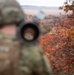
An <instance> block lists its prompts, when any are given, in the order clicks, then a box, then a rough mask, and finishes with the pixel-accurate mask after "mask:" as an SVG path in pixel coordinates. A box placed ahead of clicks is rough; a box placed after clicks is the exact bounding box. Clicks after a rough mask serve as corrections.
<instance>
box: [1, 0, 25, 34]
mask: <svg viewBox="0 0 74 75" xmlns="http://www.w3.org/2000/svg"><path fill="white" fill-rule="evenodd" d="M4 1H5V2H4V3H2V4H1V5H0V32H3V33H10V34H12V33H15V31H16V27H17V26H19V24H20V23H21V22H22V21H23V20H24V18H25V17H24V15H25V14H24V12H23V11H22V9H21V7H20V5H19V3H18V2H17V1H16V0H8V1H9V2H8V3H7V0H4Z"/></svg>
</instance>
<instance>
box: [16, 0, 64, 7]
mask: <svg viewBox="0 0 74 75" xmlns="http://www.w3.org/2000/svg"><path fill="white" fill-rule="evenodd" d="M17 1H18V2H19V3H20V4H21V5H35V6H62V5H63V3H64V2H65V0H17Z"/></svg>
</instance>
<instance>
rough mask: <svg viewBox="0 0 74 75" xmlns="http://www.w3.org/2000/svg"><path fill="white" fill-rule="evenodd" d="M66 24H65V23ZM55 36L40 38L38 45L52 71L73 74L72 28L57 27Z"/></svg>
mask: <svg viewBox="0 0 74 75" xmlns="http://www.w3.org/2000/svg"><path fill="white" fill-rule="evenodd" d="M66 24H67V22H66ZM57 29H58V30H57V32H56V33H55V34H53V33H52V34H49V33H47V34H45V35H43V36H41V37H40V45H41V46H42V48H43V50H44V52H45V54H46V55H47V57H48V58H49V61H50V62H51V65H52V68H53V71H55V72H57V73H60V72H61V71H63V72H64V73H68V74H69V75H72V73H73V72H74V62H73V61H74V26H71V27H69V28H66V27H60V28H58V27H57Z"/></svg>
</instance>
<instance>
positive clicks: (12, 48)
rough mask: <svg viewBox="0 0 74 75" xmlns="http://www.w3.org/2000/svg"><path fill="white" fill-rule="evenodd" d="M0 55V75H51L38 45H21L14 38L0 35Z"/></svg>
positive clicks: (49, 67) (47, 63)
mask: <svg viewBox="0 0 74 75" xmlns="http://www.w3.org/2000/svg"><path fill="white" fill-rule="evenodd" d="M0 54H1V55H0V64H1V63H2V65H0V75H52V71H51V66H50V65H49V62H48V60H47V58H46V56H45V55H44V54H43V52H42V51H41V49H40V47H39V46H38V45H29V44H25V45H22V44H21V43H20V42H19V41H18V40H17V39H16V37H15V36H8V35H4V34H2V33H0ZM5 55H6V56H5ZM1 56H2V57H1Z"/></svg>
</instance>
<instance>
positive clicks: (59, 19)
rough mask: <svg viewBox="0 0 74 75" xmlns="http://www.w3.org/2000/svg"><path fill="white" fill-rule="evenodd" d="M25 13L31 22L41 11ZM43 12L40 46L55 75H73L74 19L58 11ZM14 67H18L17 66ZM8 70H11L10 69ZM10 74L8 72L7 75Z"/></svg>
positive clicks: (25, 11)
mask: <svg viewBox="0 0 74 75" xmlns="http://www.w3.org/2000/svg"><path fill="white" fill-rule="evenodd" d="M23 11H24V13H25V14H26V15H27V17H26V20H27V21H30V20H33V18H34V16H35V15H36V14H37V13H38V11H39V10H24V9H23ZM43 12H44V13H45V18H44V19H43V20H40V25H39V27H40V31H41V35H40V37H39V45H40V46H41V48H42V50H43V51H44V53H45V55H46V56H47V57H48V60H49V61H50V63H51V66H52V70H53V73H54V75H73V74H74V18H68V16H66V13H65V12H64V11H62V10H58V9H57V10H56V9H55V10H43ZM68 14H70V13H68ZM13 54H14V53H13ZM15 55H16V54H15ZM17 55H18V54H17ZM15 62H17V60H16V61H15V60H14V63H15ZM0 63H1V62H0ZM1 64H2V63H1ZM10 65H12V64H10ZM1 67H2V66H1ZM1 67H0V69H1ZM14 67H16V65H15V66H14ZM7 69H10V67H8V68H7ZM13 69H14V68H13ZM5 72H6V71H5ZM10 72H11V71H10ZM10 72H9V73H10ZM9 73H8V72H6V75H8V74H9ZM0 74H1V73H0ZM10 74H11V73H10ZM10 74H9V75H10ZM2 75H3V74H2ZM12 75H13V74H12ZM15 75H16V74H15Z"/></svg>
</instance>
